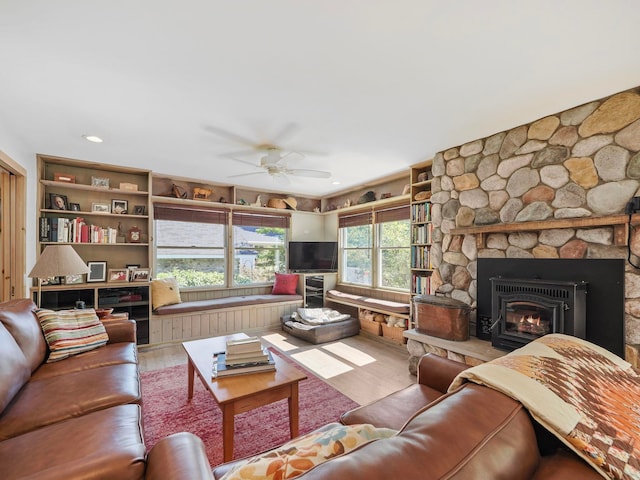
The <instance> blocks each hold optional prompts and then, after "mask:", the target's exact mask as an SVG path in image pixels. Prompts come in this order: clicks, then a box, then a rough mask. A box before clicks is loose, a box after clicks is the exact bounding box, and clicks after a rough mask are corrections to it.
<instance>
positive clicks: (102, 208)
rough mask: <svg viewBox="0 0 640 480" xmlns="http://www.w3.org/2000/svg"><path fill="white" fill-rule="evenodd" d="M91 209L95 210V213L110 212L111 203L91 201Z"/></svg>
mask: <svg viewBox="0 0 640 480" xmlns="http://www.w3.org/2000/svg"><path fill="white" fill-rule="evenodd" d="M91 211H92V212H97V213H110V212H111V205H109V204H108V203H96V202H94V203H92V204H91Z"/></svg>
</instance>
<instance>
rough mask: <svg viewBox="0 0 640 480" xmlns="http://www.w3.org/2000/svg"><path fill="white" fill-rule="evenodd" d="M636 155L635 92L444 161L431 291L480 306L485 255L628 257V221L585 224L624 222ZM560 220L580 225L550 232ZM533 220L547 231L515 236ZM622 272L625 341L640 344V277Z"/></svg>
mask: <svg viewBox="0 0 640 480" xmlns="http://www.w3.org/2000/svg"><path fill="white" fill-rule="evenodd" d="M639 151H640V88H635V89H632V90H628V91H624V92H621V93H618V94H614V95H612V96H610V97H606V98H604V99H600V100H596V101H593V102H590V103H587V104H585V105H581V106H579V107H576V108H573V109H571V110H567V111H564V112H560V113H557V114H554V115H550V116H548V117H545V118H542V119H540V120H537V121H534V122H532V123H530V124H527V125H521V126H518V127H515V128H513V129H511V130H508V131H505V132H500V133H497V134H495V135H492V136H490V137H486V138H482V139H479V140H474V141H471V142H468V143H465V144H464V145H461V146H458V147H454V148H449V149H448V150H446V151H444V152H440V153H438V154H437V155H436V156H435V158H434V161H433V175H434V180H433V184H432V192H433V195H432V197H431V201H432V217H433V224H434V235H433V238H434V245H433V247H432V250H431V252H432V261H433V265H434V268H435V271H434V274H433V277H432V285H433V287H434V288H437V289H438V291H439V292H444V293H445V294H447V295H448V296H451V297H453V298H455V299H458V300H462V301H464V302H465V303H467V304H469V305H472V306H475V305H476V300H477V297H476V261H477V259H478V258H479V257H485V258H625V259H626V258H627V255H628V251H627V246H626V243H627V242H626V238H624V239H623V240H624V242H620V230H619V227H620V226H622V227H623V228H624V225H621V224H624V221H623V222H618V224H617V227H618V230H617V231H616V225H606V224H605V225H597V226H589V224H588V223H587V222H580V221H579V220H580V219H591V218H594V217H613V216H618V217H619V216H620V215H623V214H624V213H625V206H626V205H627V203H628V202H629V201H630V200H631V199H632V198H633V197H635V196H640V190H639V188H640V153H639ZM558 219H576V222H575V224H571V222H568V223H569V224H571V225H570V226H569V227H566V226H565V227H563V228H551V227H552V226H553V225H554V222H552V220H558ZM528 222H529V223H530V224H531V222H536V225H541V228H540V230H531V231H511V232H510V231H508V225H509V224H512V225H513V224H516V225H521V224H523V223H528ZM545 222H546V223H545ZM556 223H557V222H556ZM585 224H586V225H587V226H584V225H585ZM494 225H505V229H504V231H495V229H494V230H492V229H491V228H489V229H488V230H487V233H482V238H481V239H479V238H478V236H479V234H478V233H460V232H459V231H458V230H464V229H465V227H483V226H494ZM545 225H546V226H545ZM550 226H551V227H550ZM636 229H637V227H636V228H632V229H631V239H630V241H629V243H630V246H631V247H630V248H631V252H632V255H631V260H632V262H633V263H634V264H635V265H640V258H638V255H640V229H638V230H639V232H636ZM476 230H477V229H476ZM616 233H617V236H616ZM479 240H480V241H479ZM625 270H626V271H625V329H626V334H625V342H626V343H627V344H638V343H640V270H639V269H638V268H636V267H634V266H632V265H631V264H629V263H628V262H627V264H626V268H625Z"/></svg>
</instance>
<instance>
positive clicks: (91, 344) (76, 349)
mask: <svg viewBox="0 0 640 480" xmlns="http://www.w3.org/2000/svg"><path fill="white" fill-rule="evenodd" d="M36 315H37V316H38V320H40V326H41V327H42V331H43V332H44V338H45V340H46V341H47V345H49V350H50V353H49V358H47V362H48V363H50V362H57V361H59V360H62V359H64V358H67V357H70V356H71V355H77V354H78V353H82V352H87V351H89V350H93V349H94V348H98V347H102V346H104V345H106V343H107V341H109V337H108V336H107V332H106V330H105V329H104V325H103V324H102V322H101V321H100V319H99V318H98V316H97V315H96V312H95V310H94V309H93V308H86V309H81V310H59V311H57V312H56V311H53V310H47V309H44V308H41V309H39V310H36Z"/></svg>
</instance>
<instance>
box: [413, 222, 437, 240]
mask: <svg viewBox="0 0 640 480" xmlns="http://www.w3.org/2000/svg"><path fill="white" fill-rule="evenodd" d="M432 235H433V223H424V224H422V225H414V226H413V228H412V229H411V243H431V236H432Z"/></svg>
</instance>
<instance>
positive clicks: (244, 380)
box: [182, 333, 307, 462]
mask: <svg viewBox="0 0 640 480" xmlns="http://www.w3.org/2000/svg"><path fill="white" fill-rule="evenodd" d="M240 338H247V335H245V334H244V333H236V334H233V335H227V336H223V337H212V338H205V339H203V340H193V341H190V342H183V343H182V346H183V348H184V349H185V351H186V352H187V357H188V362H187V367H188V397H189V400H191V399H192V398H193V381H194V377H195V375H194V373H197V374H198V377H200V380H201V381H202V384H203V385H204V386H205V387H206V388H207V389H208V390H209V392H211V395H212V396H213V398H214V400H215V401H216V403H217V404H218V406H219V407H220V410H221V411H222V445H223V460H224V461H225V462H228V461H230V460H233V432H234V427H235V419H234V416H235V415H236V414H238V413H243V412H247V411H249V410H253V409H254V408H257V407H261V406H263V405H267V404H269V403H273V402H276V401H278V400H283V399H285V398H286V399H288V401H289V429H290V432H291V438H293V437H297V436H298V430H299V423H298V382H300V380H304V379H305V378H307V376H306V375H305V374H304V373H303V372H302V371H301V370H299V369H297V368H295V367H294V366H292V365H290V364H289V363H287V362H286V361H285V360H282V359H281V358H280V357H279V356H278V355H273V359H274V361H275V362H276V370H275V371H271V372H258V373H247V374H242V375H234V376H231V377H223V378H216V379H214V378H212V377H211V372H212V367H213V355H214V353H219V352H224V350H225V345H226V341H227V339H240Z"/></svg>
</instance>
